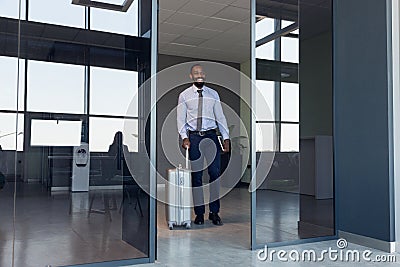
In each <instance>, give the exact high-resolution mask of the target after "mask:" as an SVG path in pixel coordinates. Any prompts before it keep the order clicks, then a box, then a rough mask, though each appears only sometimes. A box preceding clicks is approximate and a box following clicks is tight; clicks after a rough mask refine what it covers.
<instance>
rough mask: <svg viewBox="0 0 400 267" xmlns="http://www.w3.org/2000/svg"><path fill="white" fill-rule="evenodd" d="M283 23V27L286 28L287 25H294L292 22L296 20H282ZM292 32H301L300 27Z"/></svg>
mask: <svg viewBox="0 0 400 267" xmlns="http://www.w3.org/2000/svg"><path fill="white" fill-rule="evenodd" d="M281 23H282V29H283V28H285V27H287V26H290V25H292V24H293V23H295V22H294V21H287V20H282V22H281ZM292 33H293V34H299V29H297V30H295V31H293V32H292Z"/></svg>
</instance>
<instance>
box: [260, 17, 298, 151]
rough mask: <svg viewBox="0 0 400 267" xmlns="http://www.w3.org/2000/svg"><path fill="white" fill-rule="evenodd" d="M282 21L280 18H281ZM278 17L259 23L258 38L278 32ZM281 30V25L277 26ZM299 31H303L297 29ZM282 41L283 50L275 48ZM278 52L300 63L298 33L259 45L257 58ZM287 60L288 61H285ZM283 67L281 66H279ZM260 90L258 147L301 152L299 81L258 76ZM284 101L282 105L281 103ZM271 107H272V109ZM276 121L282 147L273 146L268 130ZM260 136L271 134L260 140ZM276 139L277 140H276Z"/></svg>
mask: <svg viewBox="0 0 400 267" xmlns="http://www.w3.org/2000/svg"><path fill="white" fill-rule="evenodd" d="M277 22H278V21H277ZM293 23H295V22H293V21H284V20H282V21H281V29H282V28H285V27H287V26H289V25H292V24H293ZM274 25H278V23H275V22H274V19H270V18H264V19H262V20H260V21H259V22H257V24H256V40H260V39H261V38H263V37H265V36H268V35H270V34H272V33H273V32H275V29H274ZM277 30H278V29H277ZM293 33H294V34H298V33H299V31H298V30H296V31H293ZM279 40H280V42H281V46H280V51H275V43H276V42H277V41H279ZM275 52H279V53H280V55H281V58H280V59H281V61H282V62H290V63H299V39H298V38H295V37H280V39H279V38H278V39H276V40H274V41H271V42H269V43H267V44H264V45H262V46H259V47H257V48H256V58H258V59H267V60H278V59H279V58H276V57H275ZM282 64H284V63H282ZM278 71H279V70H278ZM257 88H258V89H259V92H256V107H255V110H256V117H257V121H258V122H257V127H259V129H258V130H257V134H256V138H257V139H256V143H257V151H271V150H274V148H275V149H276V150H277V151H281V152H298V151H299V121H300V114H299V113H300V111H299V103H300V94H299V85H298V84H297V83H284V82H281V80H280V79H279V80H278V79H276V80H275V81H262V80H257ZM276 103H278V104H280V107H279V109H278V107H277V104H276ZM269 110H270V111H269ZM274 123H276V127H277V129H279V131H277V132H278V133H279V136H277V138H279V139H277V140H276V141H277V143H279V144H280V146H279V147H274V146H273V142H272V141H273V140H270V139H268V138H270V137H269V135H268V134H266V133H268V132H271V131H272V128H274V127H272V125H274ZM259 138H267V139H266V140H260V139H259ZM274 141H275V140H274Z"/></svg>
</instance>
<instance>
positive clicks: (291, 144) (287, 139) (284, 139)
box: [281, 123, 299, 152]
mask: <svg viewBox="0 0 400 267" xmlns="http://www.w3.org/2000/svg"><path fill="white" fill-rule="evenodd" d="M298 151H299V124H284V123H282V124H281V152H298Z"/></svg>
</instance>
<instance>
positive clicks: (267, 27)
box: [256, 17, 275, 41]
mask: <svg viewBox="0 0 400 267" xmlns="http://www.w3.org/2000/svg"><path fill="white" fill-rule="evenodd" d="M274 21H275V20H274V19H272V18H267V17H265V18H263V19H261V20H260V21H258V22H257V23H256V41H258V40H260V39H262V38H263V37H266V36H268V35H270V34H272V33H274V32H275V26H274Z"/></svg>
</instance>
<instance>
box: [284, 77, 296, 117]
mask: <svg viewBox="0 0 400 267" xmlns="http://www.w3.org/2000/svg"><path fill="white" fill-rule="evenodd" d="M299 102H300V98H299V85H298V84H296V83H281V119H282V121H290V122H299V112H300V110H299Z"/></svg>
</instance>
